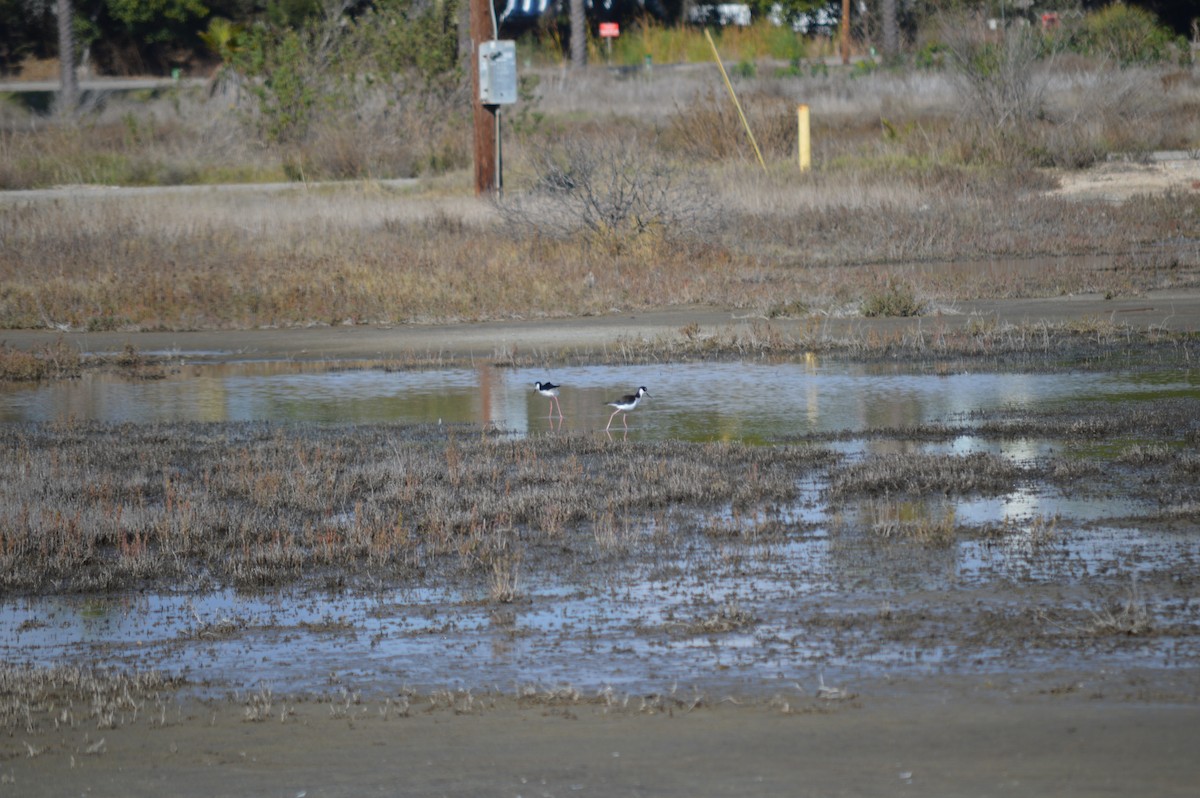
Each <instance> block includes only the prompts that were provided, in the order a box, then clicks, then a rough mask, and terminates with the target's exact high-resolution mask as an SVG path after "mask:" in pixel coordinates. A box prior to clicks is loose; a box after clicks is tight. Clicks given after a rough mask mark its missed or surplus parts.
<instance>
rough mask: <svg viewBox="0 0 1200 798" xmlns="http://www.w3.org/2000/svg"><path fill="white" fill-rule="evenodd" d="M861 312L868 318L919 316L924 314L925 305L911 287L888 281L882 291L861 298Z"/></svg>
mask: <svg viewBox="0 0 1200 798" xmlns="http://www.w3.org/2000/svg"><path fill="white" fill-rule="evenodd" d="M861 310H862V314H863V315H864V316H868V317H875V316H904V317H906V316H920V315H921V314H923V313H924V312H925V303H924V302H922V301H921V300H919V299H917V294H916V292H915V291H913V288H912V286H910V285H907V284H905V283H901V282H898V281H895V280H888V282H887V285H886V286H884V288H883V290H882V291H879V292H877V293H873V294H868V295H867V296H865V297H864V298H863V301H862V308H861Z"/></svg>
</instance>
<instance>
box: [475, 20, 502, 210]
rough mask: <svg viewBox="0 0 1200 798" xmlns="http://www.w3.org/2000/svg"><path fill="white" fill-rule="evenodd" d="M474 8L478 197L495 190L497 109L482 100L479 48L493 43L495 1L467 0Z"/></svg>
mask: <svg viewBox="0 0 1200 798" xmlns="http://www.w3.org/2000/svg"><path fill="white" fill-rule="evenodd" d="M468 2H469V3H470V5H471V17H470V29H471V56H470V58H471V105H472V107H473V108H474V111H475V113H474V119H475V122H474V125H475V196H477V197H478V196H481V195H483V194H491V193H492V192H494V191H495V190H496V109H497V107H498V106H495V105H484V104H483V103H481V102H480V101H479V45H480V44H481V43H483V42H486V41H490V40H491V39H492V36H493V34H494V33H495V31H493V29H492V10H491V8H490V7H489V4H490V3H491V2H492V0H468Z"/></svg>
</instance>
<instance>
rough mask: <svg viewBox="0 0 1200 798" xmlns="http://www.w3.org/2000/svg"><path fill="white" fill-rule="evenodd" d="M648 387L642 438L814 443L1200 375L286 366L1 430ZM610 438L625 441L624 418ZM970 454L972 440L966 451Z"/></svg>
mask: <svg viewBox="0 0 1200 798" xmlns="http://www.w3.org/2000/svg"><path fill="white" fill-rule="evenodd" d="M537 380H541V381H546V380H550V381H553V382H556V383H560V384H561V385H562V386H563V387H562V389H561V397H560V399H561V405H562V410H563V415H564V419H563V420H561V421H560V420H559V419H558V418H557V417H555V418H553V419H551V418H549V417H548V415H549V411H550V403H549V400H547V399H545V398H543V397H541V396H539V395H537V394H536V393H534V391H533V383H534V382H535V381H537ZM639 385H644V386H646V387H647V388H648V389H649V392H650V396H649V397H648V398H646V399H644V400H643V402H642V404H641V405H640V406H639V407H638V408H637V409H636V410H635V411H633V412H632V413H630V414H629V415H628V419H627V420H628V425H629V432H628V434H629V437H630V438H631V439H632V438H637V439H641V440H663V439H675V440H695V441H708V440H743V441H749V442H758V441H769V440H779V439H782V438H788V437H792V436H799V435H805V434H810V433H822V432H838V431H842V430H853V431H861V430H866V429H872V428H879V427H893V428H896V427H904V426H908V425H914V424H921V423H925V422H930V421H960V422H961V420H962V419H963V418H964V417H965V415H966V414H968V413H971V412H973V411H979V410H993V409H997V408H1003V407H1027V408H1034V407H1038V406H1045V405H1048V404H1052V403H1062V402H1103V401H1105V400H1106V399H1115V398H1155V397H1165V396H1190V397H1193V398H1197V399H1200V374H1198V373H1195V372H1188V371H1179V370H1176V371H1165V372H1153V373H1141V372H1123V373H1054V374H978V373H976V374H950V375H946V376H935V375H930V374H913V373H907V372H902V371H890V370H887V369H880V368H865V367H863V366H858V365H845V364H836V365H820V364H817V363H815V362H814V363H813V364H803V363H784V364H771V365H767V364H756V363H744V362H743V363H694V364H673V365H660V366H586V367H576V368H564V369H557V370H554V371H553V372H547V371H544V370H531V369H507V368H503V369H502V368H495V367H492V366H481V367H479V368H477V369H446V370H440V371H418V372H412V371H403V372H387V371H384V370H382V369H374V368H356V369H345V368H336V367H335V364H324V365H321V364H311V363H307V364H297V363H288V362H270V363H239V364H223V365H188V366H183V367H182V368H181V369H180V370H179V371H178V372H177V373H174V374H171V375H169V376H168V377H166V378H164V379H157V380H130V379H127V378H123V377H120V376H117V375H112V374H90V375H87V376H85V377H83V378H82V379H79V380H68V381H60V382H53V383H45V384H41V385H34V386H15V387H14V386H7V387H5V388H2V389H0V421H5V422H22V421H51V420H64V419H68V418H73V419H76V420H81V421H82V420H93V419H94V420H100V421H110V422H149V421H159V420H161V421H168V420H169V421H278V422H378V423H426V422H444V423H470V424H482V425H489V426H493V427H496V428H498V429H502V430H505V431H508V432H509V433H510V434H513V435H529V434H537V433H541V432H547V431H551V430H555V431H589V430H603V429H604V427H605V424H606V422H607V420H608V418H609V415H610V413H611V410H612V409H611V408H608V407H606V406H605V402H607V401H609V400H612V399H615V398H617V397H619V396H621V395H623V394H626V393H632V392H633V391H634V390H635V389H636V388H637V387H638V386H639ZM613 428H614V429H616V430H620V432H621V434H625V429H624V427H623V425H622V421H621V419H620V417H618V418H617V419H614V421H613ZM957 445H958V446H960V447H963V448H966V449H969V448H970V447H971V446H972V445H973V444H972V442H971V441H966V440H964V441H961V442H959V443H958V444H957Z"/></svg>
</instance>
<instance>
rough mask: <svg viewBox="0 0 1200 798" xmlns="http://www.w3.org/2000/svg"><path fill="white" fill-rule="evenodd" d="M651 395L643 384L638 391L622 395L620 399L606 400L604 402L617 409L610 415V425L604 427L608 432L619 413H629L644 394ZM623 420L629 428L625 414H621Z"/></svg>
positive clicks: (626, 427)
mask: <svg viewBox="0 0 1200 798" xmlns="http://www.w3.org/2000/svg"><path fill="white" fill-rule="evenodd" d="M649 395H650V392H649V391H647V390H646V386H645V385H643V386H642V387H641V388H638V389H637V393H632V394H629V395H628V396H622V397H621V398H620V399H614V400H612V401H611V402H605V403H604V404H606V405H608V406H609V407H615V408H616V410H614V411H613V412H612V415H611V416H609V417H608V426H606V427H605V428H604V431H605V432H608V428H609V427H611V426H612V420H613V419H614V418H616V417H617V413H628V412H629V411H630V410H632V409H633V408H635V407H637V405H638V402H639V401H641V399H642V397H643V396H649ZM621 421H622V422H623V423H624V424H625V429H629V421H628V420H627V419H626V418H625V416H624V415H622V416H621Z"/></svg>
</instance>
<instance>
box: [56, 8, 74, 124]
mask: <svg viewBox="0 0 1200 798" xmlns="http://www.w3.org/2000/svg"><path fill="white" fill-rule="evenodd" d="M56 5H57V11H58V62H59V75H60V80H61V83H60V87H59V92H58V110H59V113H62V114H67V115H71V114H74V113H75V109H76V108H78V107H79V78H78V75H77V74H76V72H75V24H74V23H75V20H74V17H75V11H74V9H73V8H72V7H71V0H56Z"/></svg>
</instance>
